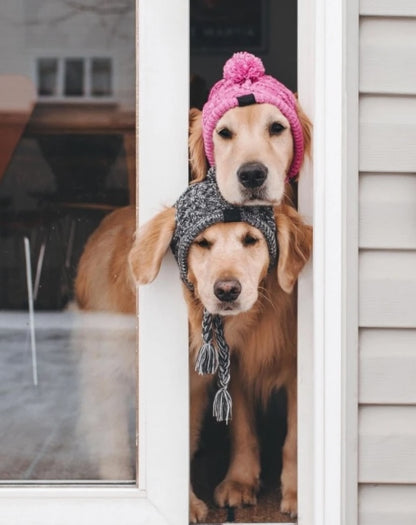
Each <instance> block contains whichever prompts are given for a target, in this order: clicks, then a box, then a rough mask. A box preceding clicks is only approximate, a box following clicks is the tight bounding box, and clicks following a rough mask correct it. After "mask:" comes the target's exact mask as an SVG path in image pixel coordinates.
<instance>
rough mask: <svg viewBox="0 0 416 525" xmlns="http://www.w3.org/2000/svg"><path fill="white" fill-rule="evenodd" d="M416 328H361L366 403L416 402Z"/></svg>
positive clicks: (362, 388)
mask: <svg viewBox="0 0 416 525" xmlns="http://www.w3.org/2000/svg"><path fill="white" fill-rule="evenodd" d="M415 379H416V330H397V329H395V330H391V329H361V330H360V379H359V385H360V391H359V400H360V403H362V404H385V405H394V404H396V405H408V404H416V380H415Z"/></svg>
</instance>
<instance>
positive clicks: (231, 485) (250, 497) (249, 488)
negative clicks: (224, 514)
mask: <svg viewBox="0 0 416 525" xmlns="http://www.w3.org/2000/svg"><path fill="white" fill-rule="evenodd" d="M258 489H259V487H258V483H246V482H241V481H236V480H232V479H224V481H223V482H221V483H220V484H219V485H218V487H217V488H216V489H215V493H214V499H215V502H216V503H217V505H219V506H220V507H242V506H244V505H256V503H257V492H258Z"/></svg>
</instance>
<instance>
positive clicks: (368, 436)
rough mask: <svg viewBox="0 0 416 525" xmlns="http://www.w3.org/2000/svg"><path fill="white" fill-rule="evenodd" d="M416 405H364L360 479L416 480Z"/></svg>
mask: <svg viewBox="0 0 416 525" xmlns="http://www.w3.org/2000/svg"><path fill="white" fill-rule="evenodd" d="M415 422H416V406H362V407H361V408H360V411H359V437H360V441H359V469H358V471H359V481H360V482H361V483H363V482H364V483H416V424H415Z"/></svg>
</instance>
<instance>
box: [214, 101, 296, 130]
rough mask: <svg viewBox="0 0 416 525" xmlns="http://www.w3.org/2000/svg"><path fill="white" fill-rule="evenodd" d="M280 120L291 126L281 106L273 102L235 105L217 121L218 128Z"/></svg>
mask: <svg viewBox="0 0 416 525" xmlns="http://www.w3.org/2000/svg"><path fill="white" fill-rule="evenodd" d="M274 120H278V121H279V122H281V123H282V124H286V125H287V126H289V125H290V124H289V121H288V119H287V118H286V117H285V116H284V115H283V113H282V112H281V111H280V109H279V108H277V107H276V106H273V105H272V104H267V103H264V104H251V105H250V106H244V107H239V106H237V107H234V108H231V109H229V110H228V111H226V112H225V113H224V115H223V116H222V117H221V118H220V119H219V121H218V123H217V126H216V127H217V129H218V128H219V127H221V126H224V125H229V126H231V125H243V124H246V125H250V126H251V127H252V126H255V125H256V124H260V125H262V124H264V122H265V121H266V122H272V121H274Z"/></svg>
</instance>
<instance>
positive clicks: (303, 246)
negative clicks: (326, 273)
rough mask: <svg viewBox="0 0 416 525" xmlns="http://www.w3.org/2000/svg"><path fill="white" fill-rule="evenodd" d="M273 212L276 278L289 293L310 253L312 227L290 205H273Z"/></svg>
mask: <svg viewBox="0 0 416 525" xmlns="http://www.w3.org/2000/svg"><path fill="white" fill-rule="evenodd" d="M274 213H275V220H276V226H277V237H278V241H279V261H278V263H277V279H278V281H279V285H280V287H281V288H282V289H283V290H284V291H285V292H286V293H291V291H292V290H293V287H294V285H295V282H296V280H297V278H298V275H299V273H300V272H301V270H302V268H303V267H304V266H305V264H306V262H307V261H308V259H309V257H310V254H311V250H312V227H311V226H309V225H307V224H305V223H304V222H303V220H302V217H301V216H300V214H299V213H298V212H297V211H296V210H295V209H294V208H292V207H291V206H287V205H285V204H282V205H281V206H278V207H275V210H274Z"/></svg>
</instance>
